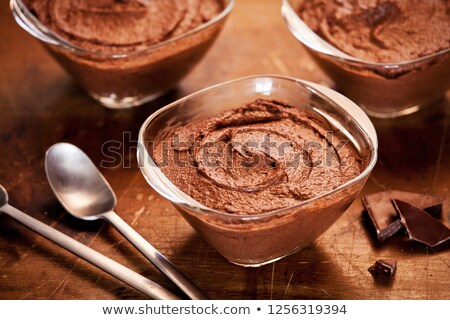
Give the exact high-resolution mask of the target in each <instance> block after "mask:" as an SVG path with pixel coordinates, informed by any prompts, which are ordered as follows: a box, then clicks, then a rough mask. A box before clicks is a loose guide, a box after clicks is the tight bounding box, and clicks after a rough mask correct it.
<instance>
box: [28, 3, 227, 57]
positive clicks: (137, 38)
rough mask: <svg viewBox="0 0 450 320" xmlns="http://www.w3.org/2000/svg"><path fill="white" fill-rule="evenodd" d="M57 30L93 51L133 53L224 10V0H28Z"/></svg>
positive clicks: (31, 7)
mask: <svg viewBox="0 0 450 320" xmlns="http://www.w3.org/2000/svg"><path fill="white" fill-rule="evenodd" d="M25 3H26V5H27V6H28V8H29V9H30V10H31V11H32V12H33V13H34V15H35V16H36V17H37V18H38V19H39V20H40V21H41V22H43V24H44V25H45V26H46V27H47V28H49V29H50V30H51V31H53V32H55V33H56V34H58V35H59V36H60V37H62V38H63V39H65V40H67V41H69V42H71V43H73V44H74V45H76V46H79V47H82V48H85V49H87V50H91V51H100V52H129V51H134V50H138V49H141V48H145V47H148V46H150V45H153V44H156V43H159V42H161V41H165V40H167V39H170V38H172V37H174V36H177V35H180V34H183V33H185V32H187V31H189V30H192V29H194V28H196V27H198V26H199V25H201V24H203V23H205V22H207V21H209V20H211V19H212V18H213V17H215V16H216V15H218V14H219V13H220V12H221V11H222V10H223V9H224V3H223V1H222V0H96V1H88V0H62V1H61V0H26V1H25Z"/></svg>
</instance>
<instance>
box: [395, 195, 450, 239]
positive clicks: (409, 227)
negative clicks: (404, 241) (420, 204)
mask: <svg viewBox="0 0 450 320" xmlns="http://www.w3.org/2000/svg"><path fill="white" fill-rule="evenodd" d="M392 203H393V204H394V207H395V210H396V211H397V213H398V214H399V216H400V221H401V223H402V224H403V225H404V226H405V228H406V231H407V232H408V234H409V238H410V239H412V240H415V241H419V242H422V243H424V244H426V245H428V246H430V247H435V246H438V245H440V244H442V243H444V242H446V241H448V240H449V239H450V229H449V228H447V227H446V226H445V225H444V224H442V223H441V222H440V221H439V220H437V219H435V218H433V217H432V216H430V215H429V214H428V213H426V212H425V211H424V210H422V209H420V208H417V207H416V206H413V205H412V204H410V203H407V202H404V201H401V200H398V199H394V200H392Z"/></svg>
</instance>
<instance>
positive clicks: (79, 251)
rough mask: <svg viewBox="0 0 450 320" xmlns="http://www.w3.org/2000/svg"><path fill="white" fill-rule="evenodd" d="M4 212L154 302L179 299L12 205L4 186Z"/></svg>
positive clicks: (0, 200)
mask: <svg viewBox="0 0 450 320" xmlns="http://www.w3.org/2000/svg"><path fill="white" fill-rule="evenodd" d="M1 212H3V213H5V214H7V215H8V216H10V217H11V218H13V219H15V220H17V221H19V222H20V223H22V224H23V225H25V226H26V227H28V228H30V229H31V230H33V231H35V232H36V233H38V234H40V235H42V236H44V237H45V238H47V239H49V240H51V241H53V242H54V243H56V244H58V245H60V246H61V247H63V248H64V249H66V250H68V251H70V252H72V253H73V254H76V255H77V256H79V257H80V258H82V259H84V260H86V261H88V262H90V263H92V264H93V265H94V266H96V267H98V268H100V269H102V270H103V271H106V272H107V273H109V274H111V275H113V276H114V277H116V278H117V279H119V280H122V281H123V282H125V283H128V284H129V285H131V286H132V287H134V288H136V289H138V290H139V291H141V292H143V293H145V294H147V295H149V296H150V297H152V298H154V299H163V300H168V299H170V300H176V299H179V298H178V297H177V296H175V295H174V294H172V293H171V292H169V291H167V290H166V289H164V288H163V287H161V286H160V285H158V284H156V283H154V282H152V281H150V280H148V279H147V278H144V277H143V276H141V275H140V274H138V273H136V272H134V271H132V270H130V269H128V268H127V267H124V266H123V265H121V264H119V263H117V262H116V261H114V260H111V259H109V258H107V257H106V256H104V255H102V254H100V253H99V252H97V251H95V250H93V249H91V248H89V247H88V246H85V245H84V244H82V243H81V242H78V241H77V240H75V239H72V238H71V237H69V236H67V235H65V234H64V233H62V232H59V231H58V230H56V229H53V228H52V227H50V226H48V225H46V224H45V223H42V222H40V221H39V220H36V219H34V218H32V217H30V216H29V215H27V214H26V213H23V212H22V211H20V210H17V209H16V208H14V207H13V206H11V205H9V204H8V193H7V192H6V190H5V188H3V186H2V185H0V213H1Z"/></svg>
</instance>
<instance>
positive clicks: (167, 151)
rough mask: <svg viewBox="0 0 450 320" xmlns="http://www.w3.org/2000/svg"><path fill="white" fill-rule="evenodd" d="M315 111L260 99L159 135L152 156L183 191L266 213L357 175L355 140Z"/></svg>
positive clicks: (217, 204)
mask: <svg viewBox="0 0 450 320" xmlns="http://www.w3.org/2000/svg"><path fill="white" fill-rule="evenodd" d="M332 130H333V129H332V128H331V126H330V125H329V124H326V123H325V122H324V121H323V120H321V119H319V118H318V117H317V116H316V115H314V114H313V113H312V112H310V111H307V110H301V109H298V108H295V107H292V106H290V105H287V104H284V103H282V102H279V101H274V100H266V99H258V100H255V101H253V102H251V103H248V104H246V105H244V106H241V107H239V108H237V109H233V110H231V111H227V112H224V113H221V114H219V115H217V116H214V117H212V118H208V119H206V120H200V121H194V122H192V123H187V124H185V125H182V126H178V127H176V128H172V129H166V131H165V132H163V133H161V135H160V136H161V137H162V138H161V140H160V141H155V145H154V151H153V159H154V161H155V163H156V164H157V165H158V167H159V168H160V169H161V171H162V172H163V173H164V174H165V175H166V176H167V178H168V179H169V180H171V181H172V182H173V183H174V184H175V185H176V186H177V187H178V188H180V189H181V190H182V191H183V192H185V193H186V194H188V195H189V196H191V197H192V198H193V199H195V200H197V201H199V202H200V203H202V204H203V205H205V206H207V207H209V208H212V209H215V210H218V211H221V212H227V213H236V214H249V215H251V214H261V213H265V212H269V211H273V210H277V209H282V208H287V207H291V206H294V205H297V204H300V203H302V202H304V201H305V200H308V199H311V198H314V197H316V196H319V195H321V194H324V193H327V192H329V191H331V190H333V189H336V188H337V187H339V186H341V185H343V184H345V183H346V182H348V181H349V180H351V179H353V178H355V177H356V176H358V175H359V174H360V173H361V171H362V169H363V168H362V167H363V164H362V160H361V158H360V157H359V156H358V154H357V152H356V150H355V149H354V147H353V145H352V144H351V143H350V142H349V141H348V140H346V139H345V138H344V137H343V136H341V135H340V134H339V133H336V132H334V133H333V132H332Z"/></svg>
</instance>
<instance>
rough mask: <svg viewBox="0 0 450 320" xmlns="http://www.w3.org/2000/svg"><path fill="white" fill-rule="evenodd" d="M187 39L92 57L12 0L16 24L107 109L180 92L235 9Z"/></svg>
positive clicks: (228, 3) (227, 2)
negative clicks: (177, 89) (43, 47)
mask: <svg viewBox="0 0 450 320" xmlns="http://www.w3.org/2000/svg"><path fill="white" fill-rule="evenodd" d="M233 4H234V0H224V10H223V11H222V12H221V13H220V14H219V15H217V16H215V17H214V18H213V19H211V20H209V21H208V22H206V23H203V24H202V25H200V26H198V27H197V28H194V29H192V30H190V31H188V32H186V33H184V34H181V35H179V36H175V37H173V38H170V39H168V40H166V41H163V42H160V43H157V44H154V45H151V46H149V47H147V48H144V49H139V50H137V51H132V52H127V53H106V52H94V51H89V50H86V49H83V48H81V47H77V46H75V45H73V44H71V43H70V42H69V41H67V40H65V39H62V38H61V37H59V36H58V35H57V34H55V33H54V32H52V31H51V30H49V29H48V28H46V27H45V26H44V25H43V24H42V23H41V22H40V21H39V20H38V19H37V18H36V17H35V16H34V15H33V14H32V13H31V12H30V10H28V8H27V7H26V6H25V5H24V4H23V2H22V1H21V0H10V8H11V11H12V13H13V16H14V18H15V20H16V22H17V23H18V24H19V25H20V26H21V27H22V28H23V29H24V30H26V31H27V32H28V33H29V34H31V35H32V36H34V37H35V38H37V39H38V40H40V42H41V43H42V44H43V45H44V46H45V47H46V48H47V49H48V51H49V52H50V53H51V54H52V56H53V57H54V58H55V59H56V60H57V61H58V62H59V63H60V64H61V66H62V67H63V68H64V69H65V70H66V71H67V72H68V73H69V74H71V75H72V77H73V78H74V79H75V80H76V81H77V82H78V83H79V84H80V85H81V86H82V87H83V88H84V89H85V90H86V91H87V92H88V94H89V95H90V96H92V97H93V98H94V99H96V100H98V101H99V102H100V103H101V104H103V105H104V106H106V107H109V108H128V107H133V106H138V105H141V104H143V103H145V102H148V101H151V100H154V99H156V98H157V97H159V96H161V95H163V94H164V93H166V92H167V91H169V90H171V89H173V88H174V87H176V85H177V84H178V83H179V82H180V80H181V79H182V78H183V77H184V76H186V75H187V74H188V73H189V71H190V70H191V69H192V68H193V67H194V66H195V65H196V64H197V63H198V62H199V61H200V60H201V58H202V57H203V56H204V55H205V53H206V52H207V51H208V49H209V48H210V47H211V45H212V44H213V42H214V40H215V39H216V38H217V36H218V35H219V33H220V31H221V30H222V27H223V25H224V23H225V20H226V18H227V16H228V15H229V13H230V12H231V10H232V8H233Z"/></svg>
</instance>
